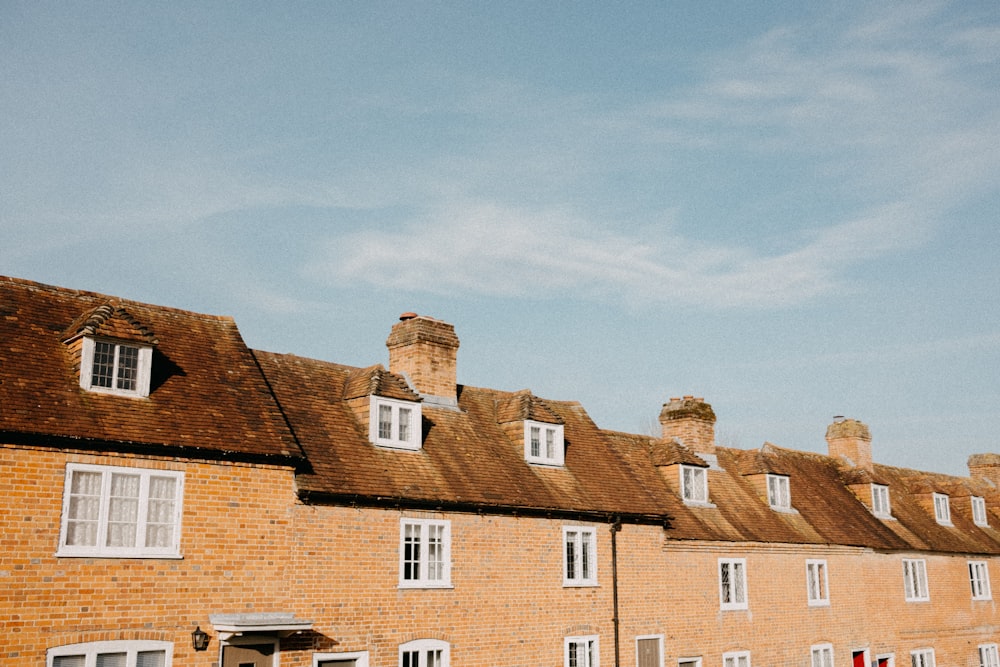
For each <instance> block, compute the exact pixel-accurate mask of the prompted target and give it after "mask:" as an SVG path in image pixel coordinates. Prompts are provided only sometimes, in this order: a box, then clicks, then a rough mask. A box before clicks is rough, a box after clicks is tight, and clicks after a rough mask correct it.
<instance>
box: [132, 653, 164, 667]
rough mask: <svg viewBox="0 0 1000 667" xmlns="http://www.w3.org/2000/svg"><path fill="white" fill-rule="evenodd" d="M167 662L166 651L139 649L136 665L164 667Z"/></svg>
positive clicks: (136, 666)
mask: <svg viewBox="0 0 1000 667" xmlns="http://www.w3.org/2000/svg"><path fill="white" fill-rule="evenodd" d="M166 663H167V653H166V651H139V653H138V654H137V655H136V657H135V667H164V665H166Z"/></svg>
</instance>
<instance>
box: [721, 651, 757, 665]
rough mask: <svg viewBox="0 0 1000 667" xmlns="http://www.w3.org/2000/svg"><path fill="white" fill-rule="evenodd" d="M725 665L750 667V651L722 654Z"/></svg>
mask: <svg viewBox="0 0 1000 667" xmlns="http://www.w3.org/2000/svg"><path fill="white" fill-rule="evenodd" d="M722 666H723V667H750V651H731V652H729V653H723V654H722Z"/></svg>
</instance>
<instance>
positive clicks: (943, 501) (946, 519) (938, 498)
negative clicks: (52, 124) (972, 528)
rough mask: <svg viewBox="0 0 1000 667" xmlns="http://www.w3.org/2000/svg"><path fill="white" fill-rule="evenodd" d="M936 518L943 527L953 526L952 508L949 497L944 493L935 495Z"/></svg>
mask: <svg viewBox="0 0 1000 667" xmlns="http://www.w3.org/2000/svg"><path fill="white" fill-rule="evenodd" d="M934 518H935V519H936V520H937V522H938V523H939V524H941V525H942V526H950V525H951V506H950V505H949V503H948V496H947V495H945V494H943V493H935V494H934Z"/></svg>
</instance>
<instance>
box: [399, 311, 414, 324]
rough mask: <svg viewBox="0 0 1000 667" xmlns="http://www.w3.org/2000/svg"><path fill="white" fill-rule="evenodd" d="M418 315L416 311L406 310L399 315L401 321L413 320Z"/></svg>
mask: <svg viewBox="0 0 1000 667" xmlns="http://www.w3.org/2000/svg"><path fill="white" fill-rule="evenodd" d="M416 317H417V314H416V313H410V312H406V313H403V314H402V315H400V316H399V321H400V322H405V321H406V320H412V319H414V318H416Z"/></svg>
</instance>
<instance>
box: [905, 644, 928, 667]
mask: <svg viewBox="0 0 1000 667" xmlns="http://www.w3.org/2000/svg"><path fill="white" fill-rule="evenodd" d="M910 667H934V649H932V648H922V649H919V650H916V651H910Z"/></svg>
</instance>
